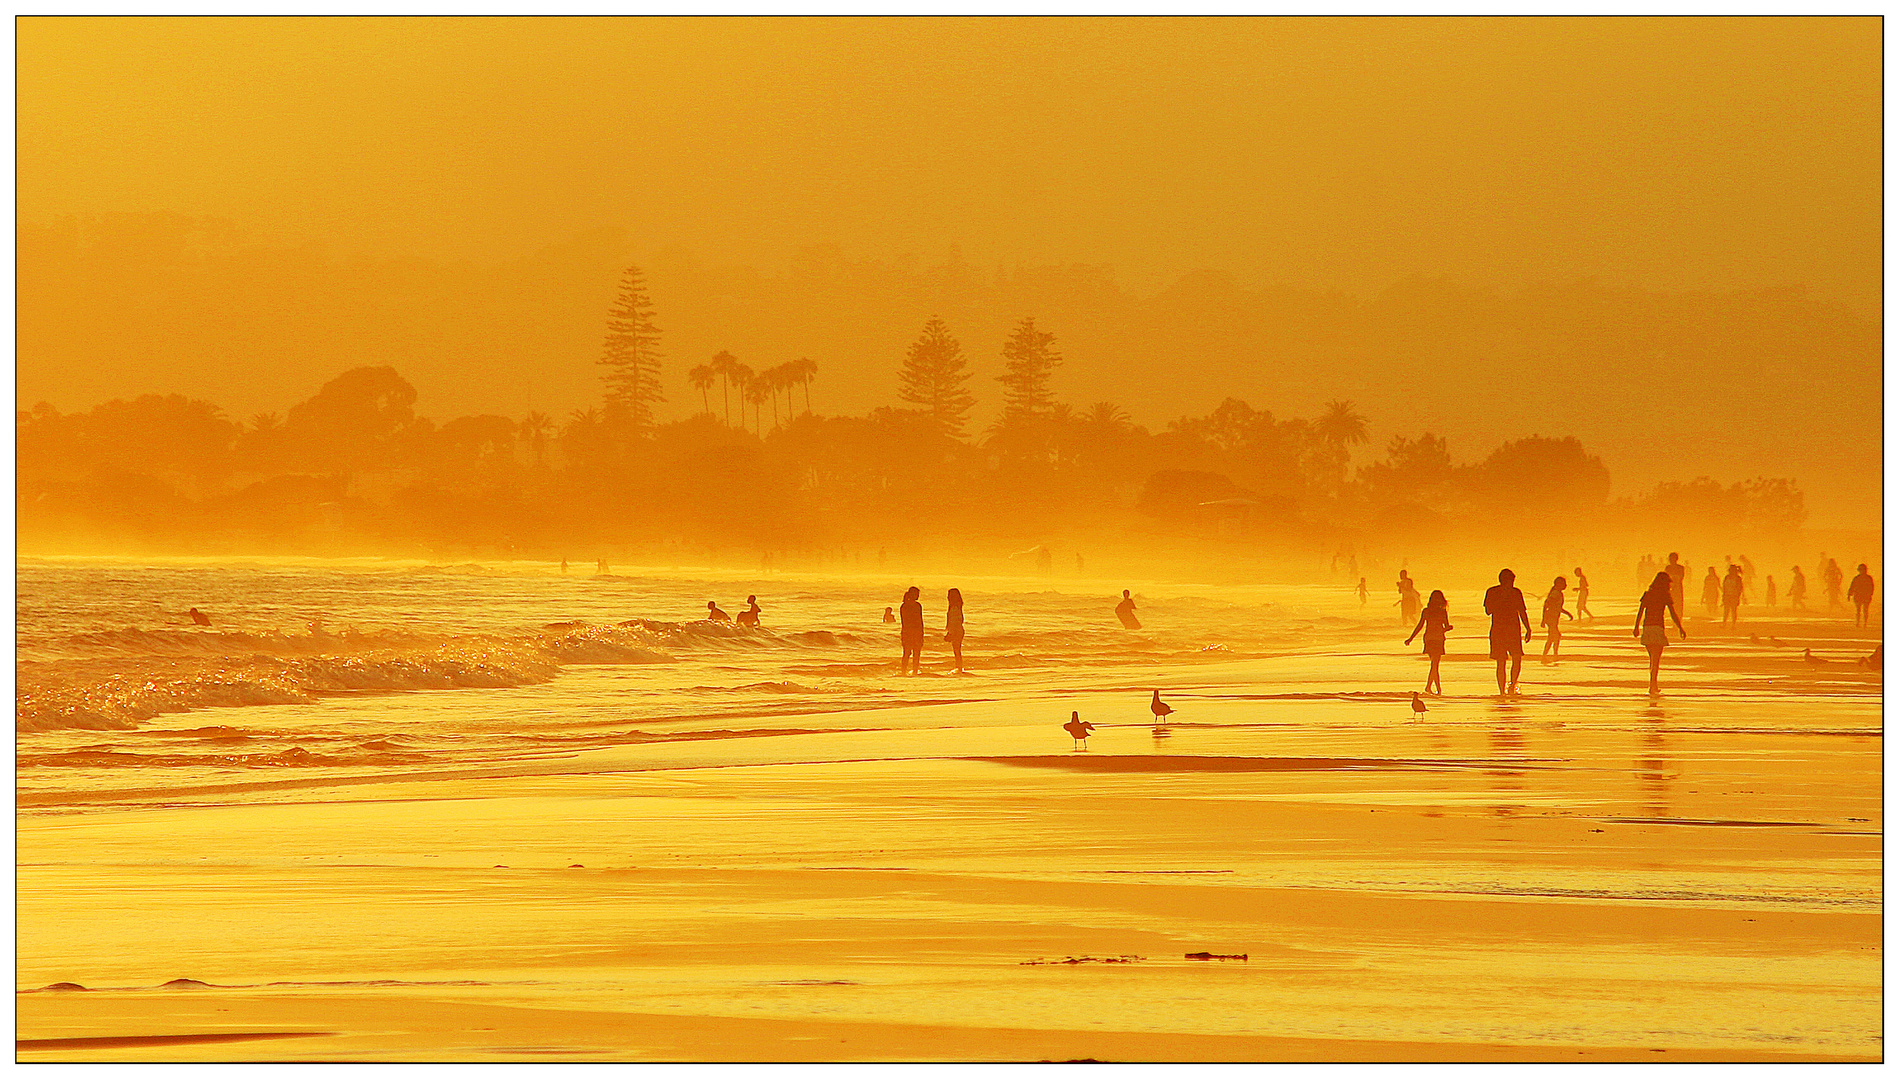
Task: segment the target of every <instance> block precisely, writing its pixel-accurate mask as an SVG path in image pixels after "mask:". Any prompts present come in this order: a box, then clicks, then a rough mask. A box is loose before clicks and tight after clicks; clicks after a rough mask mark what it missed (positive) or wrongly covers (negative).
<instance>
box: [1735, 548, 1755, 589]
mask: <svg viewBox="0 0 1900 1080" xmlns="http://www.w3.org/2000/svg"><path fill="white" fill-rule="evenodd" d="M1735 561H1736V562H1738V563H1740V564H1741V566H1742V581H1743V582H1745V583H1746V584H1747V585H1748V587H1749V588H1751V589H1752V588H1754V587H1755V564H1754V563H1752V562H1749V561H1748V556H1746V555H1737V556H1735Z"/></svg>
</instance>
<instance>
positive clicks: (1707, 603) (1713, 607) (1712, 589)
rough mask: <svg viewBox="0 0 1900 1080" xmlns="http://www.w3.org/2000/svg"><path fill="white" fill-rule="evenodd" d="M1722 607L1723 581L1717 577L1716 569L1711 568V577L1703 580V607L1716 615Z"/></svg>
mask: <svg viewBox="0 0 1900 1080" xmlns="http://www.w3.org/2000/svg"><path fill="white" fill-rule="evenodd" d="M1721 605H1722V579H1721V578H1719V577H1716V576H1715V567H1713V566H1711V567H1709V576H1708V577H1705V578H1703V579H1702V606H1703V607H1706V608H1708V609H1709V614H1710V615H1714V614H1716V613H1717V611H1718V609H1719V608H1720V607H1721Z"/></svg>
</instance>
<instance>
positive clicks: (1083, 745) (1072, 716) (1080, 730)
mask: <svg viewBox="0 0 1900 1080" xmlns="http://www.w3.org/2000/svg"><path fill="white" fill-rule="evenodd" d="M1062 730H1064V731H1066V732H1068V733H1069V735H1070V736H1071V737H1072V738H1074V739H1075V747H1076V749H1078V750H1086V749H1087V748H1088V738H1089V732H1091V731H1094V730H1095V725H1094V724H1091V723H1089V722H1088V721H1087V720H1084V719H1082V714H1081V713H1079V712H1071V713H1069V722H1068V723H1066V724H1064V725H1062Z"/></svg>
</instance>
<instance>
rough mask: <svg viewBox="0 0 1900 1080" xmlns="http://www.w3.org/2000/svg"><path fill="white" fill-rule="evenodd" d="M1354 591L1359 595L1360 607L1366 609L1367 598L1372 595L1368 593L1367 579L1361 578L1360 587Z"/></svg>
mask: <svg viewBox="0 0 1900 1080" xmlns="http://www.w3.org/2000/svg"><path fill="white" fill-rule="evenodd" d="M1353 591H1354V592H1356V593H1358V594H1359V606H1360V607H1365V606H1366V597H1367V596H1369V595H1371V594H1370V593H1368V592H1367V591H1366V579H1365V578H1360V579H1359V587H1358V588H1357V589H1354V590H1353Z"/></svg>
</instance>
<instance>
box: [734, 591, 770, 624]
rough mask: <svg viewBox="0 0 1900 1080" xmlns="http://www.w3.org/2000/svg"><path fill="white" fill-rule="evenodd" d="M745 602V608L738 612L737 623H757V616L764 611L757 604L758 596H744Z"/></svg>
mask: <svg viewBox="0 0 1900 1080" xmlns="http://www.w3.org/2000/svg"><path fill="white" fill-rule="evenodd" d="M745 604H746V608H745V610H744V611H741V612H740V613H739V625H741V626H757V625H759V616H760V615H763V614H764V613H765V609H764V608H761V607H760V606H759V598H758V597H756V596H748V597H746V598H745Z"/></svg>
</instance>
